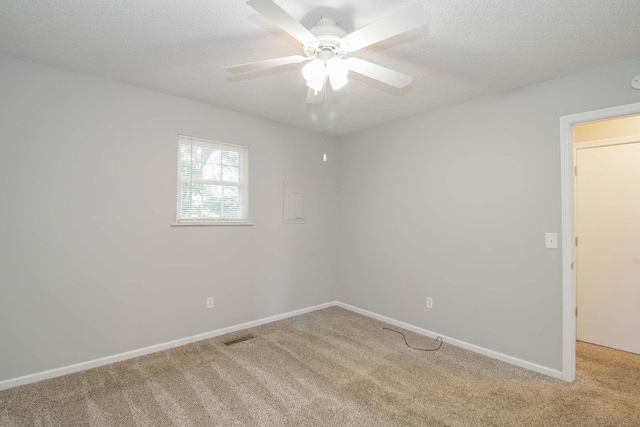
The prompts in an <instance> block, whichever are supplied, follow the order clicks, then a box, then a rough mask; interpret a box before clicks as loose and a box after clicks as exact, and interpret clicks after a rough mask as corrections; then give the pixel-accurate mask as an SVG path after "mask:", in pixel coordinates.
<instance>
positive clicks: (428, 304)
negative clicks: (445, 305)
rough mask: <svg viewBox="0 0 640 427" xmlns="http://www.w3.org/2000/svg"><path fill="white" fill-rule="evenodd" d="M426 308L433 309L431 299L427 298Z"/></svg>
mask: <svg viewBox="0 0 640 427" xmlns="http://www.w3.org/2000/svg"><path fill="white" fill-rule="evenodd" d="M427 308H433V298H431V297H427Z"/></svg>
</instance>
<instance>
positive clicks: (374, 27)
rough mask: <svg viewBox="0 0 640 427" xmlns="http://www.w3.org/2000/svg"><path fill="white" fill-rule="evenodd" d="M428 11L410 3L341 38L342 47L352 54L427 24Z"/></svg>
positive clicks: (421, 6)
mask: <svg viewBox="0 0 640 427" xmlns="http://www.w3.org/2000/svg"><path fill="white" fill-rule="evenodd" d="M429 19H430V14H429V10H428V9H427V8H426V7H424V6H423V5H421V4H420V3H412V4H410V5H408V6H406V7H404V8H402V9H400V10H397V11H395V12H393V13H391V14H390V15H387V16H385V17H383V18H381V19H379V20H377V21H376V22H374V23H372V24H369V25H367V26H366V27H364V28H361V29H359V30H356V31H354V32H353V33H351V34H348V35H346V36H345V37H343V38H342V46H345V47H346V49H347V51H349V52H354V51H356V50H358V49H362V48H363V47H366V46H369V45H372V44H374V43H378V42H379V41H382V40H385V39H388V38H389V37H393V36H395V35H397V34H400V33H404V32H405V31H410V30H413V29H414V28H418V27H420V26H422V25H425V24H427V23H428V22H429Z"/></svg>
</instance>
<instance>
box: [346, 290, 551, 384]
mask: <svg viewBox="0 0 640 427" xmlns="http://www.w3.org/2000/svg"><path fill="white" fill-rule="evenodd" d="M335 305H337V306H338V307H342V308H345V309H347V310H350V311H353V312H355V313H358V314H362V315H364V316H367V317H371V318H373V319H376V320H380V321H382V322H386V323H390V324H392V325H395V326H397V327H399V328H403V329H406V330H408V331H411V332H415V333H417V334H420V335H424V336H427V337H430V338H436V337H441V338H442V340H443V341H444V342H445V343H447V344H452V345H455V346H456V347H460V348H464V349H465V350H471V351H473V352H475V353H479V354H482V355H484V356H488V357H491V358H493V359H497V360H500V361H503V362H507V363H510V364H512V365H516V366H520V367H522V368H525V369H529V370H531V371H535V372H539V373H541V374H544V375H548V376H550V377H553V378H558V379H562V372H560V371H558V370H555V369H551V368H547V367H546V366H542V365H538V364H536V363H532V362H527V361H526V360H522V359H518V358H517V357H513V356H509V355H506V354H503V353H499V352H497V351H493V350H489V349H486V348H484V347H480V346H477V345H475V344H469V343H468V342H464V341H460V340H457V339H455V338H451V337H447V336H446V335H442V334H437V333H435V332H432V331H429V330H427V329H423V328H419V327H417V326H413V325H410V324H408V323H404V322H401V321H399V320H396V319H392V318H390V317H386V316H381V315H379V314H376V313H372V312H371V311H367V310H363V309H361V308H358V307H354V306H352V305H349V304H345V303H342V302H336V303H335Z"/></svg>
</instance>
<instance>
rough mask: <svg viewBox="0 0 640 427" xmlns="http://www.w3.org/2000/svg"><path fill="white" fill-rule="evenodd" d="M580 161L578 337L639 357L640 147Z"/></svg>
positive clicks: (591, 151) (591, 154)
mask: <svg viewBox="0 0 640 427" xmlns="http://www.w3.org/2000/svg"><path fill="white" fill-rule="evenodd" d="M576 160H577V161H576V164H577V167H578V171H577V177H576V236H577V237H578V246H577V248H576V261H577V264H576V266H577V276H576V283H577V284H576V292H577V307H578V318H577V338H578V340H580V341H587V342H590V343H594V344H598V345H603V346H607V347H612V348H617V349H620V350H624V351H629V352H633V353H639V354H640V143H634V144H624V145H612V146H606V147H598V148H586V149H579V150H577V157H576Z"/></svg>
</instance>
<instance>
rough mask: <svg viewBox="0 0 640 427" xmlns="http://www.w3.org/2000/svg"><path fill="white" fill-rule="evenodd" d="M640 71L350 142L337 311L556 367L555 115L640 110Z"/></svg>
mask: <svg viewBox="0 0 640 427" xmlns="http://www.w3.org/2000/svg"><path fill="white" fill-rule="evenodd" d="M639 72H640V59H635V60H629V61H625V62H620V63H616V64H611V65H608V66H605V67H602V68H598V69H594V70H591V71H588V72H583V73H579V74H574V75H571V76H567V77H564V78H560V79H555V80H550V81H546V82H543V83H540V84H536V85H532V86H528V87H524V88H521V89H518V90H514V91H511V92H508V93H504V94H501V95H499V96H493V97H485V98H482V99H477V100H474V101H472V102H468V103H464V104H460V105H456V106H452V107H448V108H443V109H440V110H436V111H433V112H430V113H427V114H423V115H420V116H416V117H412V118H408V119H404V120H399V121H396V122H393V123H391V124H388V125H382V126H379V127H377V128H374V129H369V130H366V131H362V132H357V133H353V134H350V135H346V136H344V137H341V138H340V139H339V141H338V155H339V159H340V161H339V188H340V190H339V200H338V205H339V209H340V221H339V226H338V230H339V236H340V237H339V258H338V259H339V268H338V276H339V285H338V300H339V301H342V302H344V303H347V304H351V305H354V306H357V307H360V308H362V309H365V310H369V311H372V312H375V313H378V314H381V315H384V316H388V317H391V318H394V319H397V320H401V321H404V322H407V323H410V324H412V325H415V326H418V327H422V328H425V329H427V330H431V331H435V332H437V333H440V334H444V335H447V336H450V337H453V338H456V339H459V340H462V341H466V342H468V343H471V344H475V345H478V346H481V347H484V348H487V349H490V350H493V351H497V352H500V353H503V354H506V355H509V356H513V357H516V358H520V359H523V360H526V361H529V362H533V363H536V364H539V365H542V366H544V367H548V368H551V369H556V370H560V369H561V367H562V360H561V357H562V355H561V349H562V345H561V344H562V343H561V339H562V335H561V332H562V331H561V329H562V318H561V314H562V310H561V309H562V300H561V296H562V282H561V249H560V248H559V249H545V246H544V241H545V240H544V236H545V232H554V231H555V232H560V231H561V211H560V209H561V196H560V126H559V117H560V116H562V115H568V114H573V113H578V112H583V111H590V110H595V109H600V108H606V107H611V106H617V105H623V104H629V103H633V102H638V101H639V100H640V91H636V90H633V89H632V88H631V86H630V81H631V79H632V77H633V76H635V75H637V74H638V73H639ZM559 238H560V236H559ZM426 296H431V297H433V298H434V308H433V309H431V310H427V309H426V308H425V297H426Z"/></svg>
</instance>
